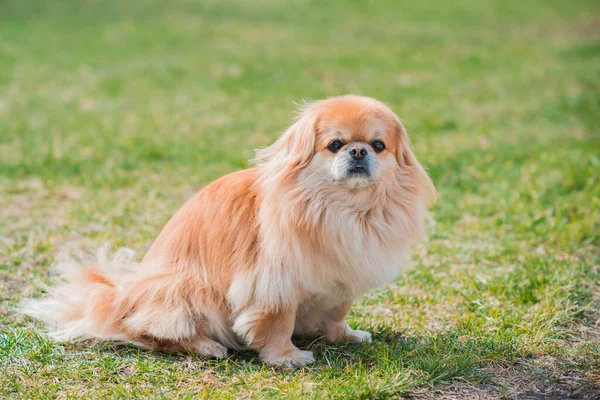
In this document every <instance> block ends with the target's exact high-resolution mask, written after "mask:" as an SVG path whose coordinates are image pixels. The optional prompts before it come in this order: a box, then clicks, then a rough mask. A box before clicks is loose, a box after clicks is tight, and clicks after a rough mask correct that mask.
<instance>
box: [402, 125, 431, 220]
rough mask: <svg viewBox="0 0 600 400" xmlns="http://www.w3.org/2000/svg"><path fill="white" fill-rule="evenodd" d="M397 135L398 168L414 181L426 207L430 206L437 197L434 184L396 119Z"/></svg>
mask: <svg viewBox="0 0 600 400" xmlns="http://www.w3.org/2000/svg"><path fill="white" fill-rule="evenodd" d="M396 129H397V137H398V144H397V146H396V161H397V162H398V165H399V166H400V168H401V169H402V170H403V171H405V172H406V173H408V174H409V175H410V176H411V177H412V178H413V179H414V182H415V183H416V186H417V188H418V190H419V195H420V196H421V198H422V199H423V201H424V203H425V205H426V207H427V208H429V207H431V206H432V205H433V204H434V203H435V201H436V200H437V198H438V194H437V191H436V190H435V186H434V185H433V182H432V181H431V178H429V175H427V172H425V169H424V168H423V166H422V165H421V164H420V163H419V161H418V160H417V157H415V155H414V153H413V152H412V150H411V148H410V140H409V139H408V134H407V133H406V130H405V129H404V126H403V125H402V123H401V122H400V121H397V127H396Z"/></svg>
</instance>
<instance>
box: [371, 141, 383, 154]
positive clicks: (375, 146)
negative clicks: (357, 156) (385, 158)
mask: <svg viewBox="0 0 600 400" xmlns="http://www.w3.org/2000/svg"><path fill="white" fill-rule="evenodd" d="M371 146H373V150H375V152H376V153H381V152H382V151H384V150H385V143H383V142H382V141H381V140H374V141H373V143H371Z"/></svg>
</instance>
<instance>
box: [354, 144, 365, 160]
mask: <svg viewBox="0 0 600 400" xmlns="http://www.w3.org/2000/svg"><path fill="white" fill-rule="evenodd" d="M349 151H350V155H351V156H352V158H353V159H354V160H357V161H358V160H362V159H363V158H365V156H366V155H367V154H368V153H367V149H366V148H364V147H362V146H352V147H350V150H349Z"/></svg>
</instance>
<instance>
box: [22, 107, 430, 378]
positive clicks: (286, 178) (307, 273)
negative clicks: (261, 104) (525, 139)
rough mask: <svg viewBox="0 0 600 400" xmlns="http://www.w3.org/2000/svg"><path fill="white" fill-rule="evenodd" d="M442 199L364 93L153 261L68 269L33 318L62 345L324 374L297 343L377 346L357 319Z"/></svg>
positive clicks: (285, 140)
mask: <svg viewBox="0 0 600 400" xmlns="http://www.w3.org/2000/svg"><path fill="white" fill-rule="evenodd" d="M436 198H437V193H436V190H435V187H434V185H433V183H432V181H431V179H430V178H429V176H428V175H427V173H426V172H425V170H424V169H423V167H422V166H421V164H419V162H418V161H417V159H416V157H415V155H414V154H413V152H412V151H411V148H410V144H409V139H408V136H407V133H406V130H405V129H404V127H403V125H402V123H401V122H400V120H399V119H398V117H397V116H396V115H395V114H394V113H393V112H392V111H391V110H390V109H389V108H388V107H387V106H386V105H384V104H383V103H382V102H380V101H377V100H375V99H373V98H369V97H362V96H356V95H346V96H339V97H332V98H328V99H325V100H320V101H316V102H313V103H310V104H307V105H305V106H303V107H301V109H300V110H299V116H298V118H297V119H296V121H295V123H294V124H293V125H292V126H290V127H289V128H288V129H287V130H286V131H285V132H284V133H283V134H282V135H281V137H280V138H279V139H278V140H277V141H275V142H274V143H273V144H272V145H271V146H269V147H267V148H264V149H261V150H258V151H257V155H256V158H255V166H254V167H253V168H250V169H246V170H243V171H238V172H234V173H231V174H229V175H226V176H224V177H222V178H220V179H218V180H216V181H214V182H213V183H211V184H209V185H208V186H206V187H205V188H203V189H202V190H201V191H200V192H199V193H198V194H196V195H195V196H194V197H193V198H192V199H190V200H189V201H188V202H187V203H185V205H184V206H183V207H182V208H181V209H180V210H179V211H178V212H177V213H176V214H175V215H174V216H173V217H172V218H171V220H170V221H169V222H168V223H167V224H166V226H165V227H164V229H163V230H162V232H161V233H160V234H159V235H158V238H157V239H156V240H155V241H154V243H153V245H152V246H151V248H150V249H149V251H148V252H147V254H146V255H145V257H144V258H143V260H142V261H141V262H136V261H135V258H134V255H133V254H132V252H131V251H130V250H127V249H121V250H118V251H117V252H116V253H115V254H114V255H112V256H109V255H108V254H107V253H106V251H105V250H103V251H100V252H99V255H98V257H97V260H95V261H94V262H91V263H86V262H84V261H81V260H75V259H72V258H70V259H65V260H62V262H59V263H58V265H57V267H58V270H59V271H60V274H59V279H60V281H59V283H58V284H57V285H55V286H53V287H50V288H48V289H47V293H46V295H45V296H44V297H42V298H41V299H30V300H28V301H26V304H25V306H24V309H23V311H24V312H25V313H26V314H28V315H30V316H32V317H34V318H37V319H40V320H42V321H44V322H46V324H47V325H48V326H49V328H50V330H51V337H53V338H54V339H57V340H71V339H76V338H93V339H96V340H113V341H119V342H128V343H133V344H135V345H137V346H140V347H142V348H146V349H150V350H155V351H166V352H187V351H192V352H195V353H197V354H200V355H202V356H206V357H215V358H223V357H226V355H227V349H234V350H235V349H252V350H255V351H257V352H258V354H259V356H260V358H261V359H262V360H263V361H264V362H266V363H268V364H272V365H283V366H288V367H299V366H302V365H304V364H309V363H313V362H314V356H313V354H312V352H310V351H303V350H300V349H298V348H297V347H296V346H295V345H294V344H293V343H292V336H293V335H320V336H323V337H324V338H325V339H326V340H329V341H349V342H370V341H371V334H370V333H368V332H365V331H362V330H356V329H352V328H351V327H350V326H349V325H348V324H347V323H346V321H345V318H346V315H347V314H348V311H349V310H350V307H351V305H352V302H353V300H355V299H356V298H357V297H358V296H360V295H362V294H364V293H365V292H367V291H368V290H370V289H373V288H377V287H381V286H383V285H386V284H387V283H389V282H390V281H392V280H393V279H394V278H396V277H397V276H398V275H399V274H400V272H401V271H402V269H403V267H405V266H406V265H407V264H408V257H409V254H410V250H411V248H412V247H413V246H414V245H415V243H416V242H417V241H418V240H419V239H420V238H421V237H422V236H423V234H424V221H425V219H426V217H427V214H428V209H429V207H430V206H431V205H432V204H433V203H434V201H435V200H436Z"/></svg>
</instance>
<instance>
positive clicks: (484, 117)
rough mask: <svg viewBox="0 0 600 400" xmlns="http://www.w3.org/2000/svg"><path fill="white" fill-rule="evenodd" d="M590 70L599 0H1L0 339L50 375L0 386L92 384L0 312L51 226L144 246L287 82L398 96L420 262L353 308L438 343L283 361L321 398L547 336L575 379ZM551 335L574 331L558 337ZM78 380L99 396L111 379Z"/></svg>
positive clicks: (48, 243) (583, 279)
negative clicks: (425, 203) (430, 187)
mask: <svg viewBox="0 0 600 400" xmlns="http://www.w3.org/2000/svg"><path fill="white" fill-rule="evenodd" d="M599 89H600V6H599V3H598V2H597V1H586V0H582V1H557V0H548V1H534V0H531V1H523V0H503V1H499V0H498V1H496V0H494V1H477V0H452V1H421V2H417V1H410V2H408V1H406V2H405V1H378V2H370V1H349V0H346V1H335V2H333V1H332V2H321V1H310V0H292V1H285V2H284V1H274V0H260V1H244V0H240V1H231V0H223V1H192V0H171V1H155V0H128V1H113V0H105V1H96V0H79V1H71V0H53V1H50V0H36V1H32V0H12V1H11V0H4V1H0V290H1V293H2V306H0V312H1V317H0V327H1V328H2V330H3V332H4V336H3V338H4V339H3V340H4V342H3V343H4V344H5V345H6V343H9V342H7V341H9V339H10V340H12V341H13V342H10V343H21V344H19V345H16V344H13V345H10V346H9V345H6V346H5V347H4V351H5V353H3V354H4V355H6V356H8V357H10V358H12V359H21V358H23V357H25V358H27V354H29V353H27V352H28V351H29V352H31V353H32V354H34V353H35V354H46V355H45V356H44V357H46V358H43V359H41V360H38V361H36V362H37V364H33V365H34V366H35V367H36V369H37V370H39V371H46V372H45V373H46V375H44V376H45V377H46V378H47V379H48V382H54V383H52V384H47V385H46V386H44V385H42V383H41V382H42V381H41V380H40V379H39V375H36V372H35V371H33V372H32V370H30V369H24V367H23V368H21V367H14V368H13V369H9V370H6V369H5V378H4V379H11V380H10V381H5V382H4V383H5V387H6V388H10V390H12V392H11V391H10V390H9V389H6V390H9V392H5V393H4V394H5V395H7V393H9V394H10V393H13V394H14V393H17V392H19V391H23V390H38V391H39V392H37V393H38V394H39V395H40V396H42V395H50V394H57V393H59V394H60V393H63V394H64V393H67V394H68V393H72V394H73V393H75V394H76V393H78V391H79V390H82V389H81V387H78V386H77V384H75V383H71V384H69V383H66V384H63V383H60V382H59V383H56V381H55V380H52V379H54V378H56V377H57V376H58V377H59V378H60V374H59V373H58V372H52V371H51V370H49V369H48V368H50V367H49V366H50V365H60V366H61V368H63V370H64V371H70V372H69V373H70V374H74V375H75V376H80V380H83V381H85V379H86V378H85V377H86V376H87V375H81V372H80V371H88V369H86V368H91V370H94V368H96V367H94V364H88V361H89V360H88V361H85V360H70V361H68V362H67V361H64V360H63V361H60V360H61V359H60V357H59V356H57V355H56V353H55V352H56V350H52V347H51V346H46V347H44V343H45V342H43V341H42V342H40V340H42V339H39V338H37V339H36V337H35V336H28V335H29V334H30V333H31V332H32V331H31V330H30V328H29V327H28V325H26V323H25V322H24V321H23V320H22V319H18V318H17V317H14V316H12V315H11V313H10V312H9V308H10V307H12V306H13V305H15V304H16V303H17V301H18V299H19V297H20V296H21V295H25V294H27V295H30V294H34V293H39V288H40V284H39V282H40V281H45V280H46V279H47V277H48V271H49V269H50V265H51V264H52V261H53V259H54V257H55V254H56V252H57V250H58V249H59V248H60V247H61V246H63V245H64V244H65V243H67V242H75V243H76V244H78V245H80V246H82V247H83V248H90V249H94V248H97V247H98V246H100V245H101V244H102V243H104V242H105V241H109V242H110V243H112V244H113V245H114V246H123V245H127V246H130V247H133V248H134V249H136V250H138V251H139V252H140V253H143V251H144V250H145V249H146V248H147V247H148V246H149V244H150V243H151V242H152V240H153V239H154V238H155V236H156V235H157V233H158V232H159V230H160V229H161V227H162V226H163V225H164V223H165V222H166V221H167V220H168V218H169V217H170V216H171V215H172V214H173V213H174V212H175V210H177V209H178V208H179V207H180V206H181V204H182V203H183V202H184V201H185V200H186V199H187V198H189V197H190V196H191V195H193V194H194V193H195V192H196V191H197V190H198V189H200V188H201V187H202V186H203V185H205V184H206V183H208V182H210V181H212V180H214V179H216V178H218V177H219V176H222V175H223V174H226V173H228V172H231V171H234V170H237V169H241V168H246V167H247V166H248V165H249V163H248V159H250V158H252V156H253V149H254V148H257V147H262V146H265V145H267V144H269V143H270V142H272V141H273V140H274V139H275V138H276V137H277V136H278V135H279V133H280V132H282V131H283V130H284V129H285V128H286V127H287V126H288V125H289V124H290V122H291V120H292V116H293V112H294V109H295V102H300V101H302V100H311V99H320V98H324V97H327V96H333V95H340V94H346V93H356V94H363V95H368V96H372V97H375V98H377V99H379V100H382V101H383V102H385V103H387V104H389V105H390V106H391V108H392V109H393V110H394V111H395V112H396V113H397V114H398V115H399V116H400V117H401V119H402V120H403V121H404V123H405V125H406V127H407V129H408V131H409V134H410V136H411V140H412V142H413V145H414V147H415V152H416V154H417V156H418V158H419V159H420V160H421V162H422V164H423V165H424V166H425V167H426V168H427V170H428V172H429V173H430V175H431V176H432V178H433V181H434V182H435V184H436V186H437V187H438V190H439V192H440V195H441V198H440V201H439V202H438V204H437V205H436V206H435V208H434V209H433V215H434V217H435V220H436V224H435V225H434V226H432V227H431V235H430V238H429V241H428V242H426V243H425V244H423V245H422V246H421V247H420V248H419V249H418V250H417V254H416V256H415V264H416V265H415V268H414V269H413V270H412V271H411V272H409V273H408V274H407V275H406V276H405V277H403V278H401V279H400V280H399V281H398V282H397V283H396V284H395V285H393V286H392V287H391V288H388V289H385V290H384V291H380V292H377V293H375V294H373V295H371V296H370V297H367V298H365V300H364V301H362V303H360V304H359V305H358V306H357V308H356V309H355V311H354V313H353V314H352V318H353V319H352V321H353V323H360V324H361V326H362V327H363V328H365V327H366V328H370V329H371V330H375V331H376V337H377V331H378V329H379V332H382V333H380V336H379V339H380V342H385V343H388V344H389V343H396V341H394V339H393V337H394V336H393V335H392V336H389V335H388V336H385V335H386V333H385V332H399V331H402V332H405V333H406V335H408V336H409V337H410V335H414V337H418V338H427V340H433V341H435V340H441V342H439V343H438V344H439V346H437V347H435V346H433V347H432V346H429V347H427V348H426V349H425V348H423V349H421V350H418V351H424V352H425V353H423V354H420V353H419V354H417V353H418V351H417V353H414V352H413V353H411V351H413V350H414V349H413V348H411V347H410V346H409V347H402V346H401V345H398V346H400V347H399V348H396V347H394V351H395V352H396V353H394V354H399V356H398V357H396V358H394V357H392V356H390V354H389V349H388V348H387V347H381V348H380V347H377V349H378V350H376V351H375V352H374V353H365V354H366V355H365V357H371V359H372V360H374V361H373V363H372V364H369V365H370V367H369V368H370V369H367V370H365V371H367V372H368V373H369V374H371V375H370V376H371V378H369V379H372V381H371V380H369V379H366V378H365V379H366V380H362V381H360V382H359V381H357V380H356V379H355V378H356V376H358V375H357V373H355V372H356V371H354V370H353V369H352V368H354V367H352V368H350V367H348V368H350V369H349V370H348V369H347V370H344V369H343V367H342V366H341V365H342V364H340V365H338V366H337V367H336V365H337V364H335V363H333V364H330V368H334V371H336V372H335V374H334V375H329V376H328V377H326V376H325V375H319V373H307V375H298V376H300V377H301V378H298V379H300V380H302V379H307V382H313V383H314V382H317V383H315V384H317V385H322V386H321V388H322V389H323V388H326V390H330V391H332V392H327V393H330V394H331V393H334V391H335V390H338V389H339V388H346V387H351V386H352V385H355V387H357V388H358V389H357V391H356V392H352V393H354V394H355V395H357V396H358V395H360V394H361V393H362V394H363V395H365V393H367V394H366V396H368V393H376V390H379V389H377V388H381V387H383V388H387V389H385V390H389V391H390V392H389V393H392V394H394V393H396V394H397V393H401V390H408V389H411V388H421V387H424V386H423V385H425V386H427V385H429V386H431V385H434V384H437V383H438V382H448V380H449V379H452V378H453V377H463V378H464V379H466V380H467V381H468V382H470V383H469V384H472V385H475V383H473V382H475V381H477V379H478V378H477V377H480V376H481V371H482V369H481V368H489V366H490V365H503V366H514V365H515V364H514V363H515V362H516V361H515V360H524V359H531V358H532V357H534V356H536V355H540V354H541V355H542V356H544V357H550V356H552V357H558V356H557V354H558V353H560V354H563V353H564V354H563V356H561V357H563V358H564V360H563V361H564V363H565V364H566V365H581V366H582V367H581V368H580V369H578V371H580V373H581V374H582V375H581V376H583V377H588V378H589V376H588V375H589V374H591V372H590V371H594V370H595V369H596V368H600V367H599V366H598V364H597V362H598V361H597V360H598V358H596V361H595V362H596V363H595V364H594V362H593V360H594V354H595V355H596V356H597V354H598V353H597V352H598V349H599V347H598V344H597V341H593V340H592V339H589V338H588V337H587V336H585V335H583V336H582V335H581V334H580V331H581V329H584V328H585V329H588V331H589V330H593V327H594V326H596V325H594V323H593V322H590V321H596V318H600V316H598V314H597V313H596V311H593V310H597V308H596V309H594V308H593V307H592V308H591V310H592V311H590V304H597V303H594V302H596V301H597V300H598V287H597V285H596V283H597V282H598V281H599V279H600V273H599V272H598V264H599V261H598V253H599V251H598V249H599V245H598V243H599V242H600V226H599V221H600V180H599V173H598V172H599V171H600V132H599V126H600V94H599V93H600V90H599ZM449 282H451V283H449ZM382 307H383V308H382ZM584 316H585V318H584ZM586 318H587V319H586ZM375 327H379V328H375ZM574 327H575V328H574ZM585 329H584V330H585ZM560 332H563V333H564V332H568V335H571V336H572V337H575V338H578V339H577V340H579V339H581V341H582V343H585V346H587V347H585V346H584V347H585V349H588V350H589V351H588V350H586V351H587V352H586V351H583V350H582V352H576V353H573V352H571V353H569V351H571V350H572V349H571V350H567V348H571V347H572V348H573V349H574V348H575V347H574V346H572V345H569V346H566V345H565V344H564V343H562V342H560V340H562V339H563V336H561V333H560ZM578 332H579V333H578ZM19 335H21V336H19ZM381 335H383V336H381ZM440 335H442V336H440ZM444 335H445V336H444ZM448 335H449V336H448ZM18 337H22V338H23V339H22V340H21V342H18V340H17V339H15V338H18ZM382 338H383V339H382ZM465 338H467V339H465ZM419 340H421V339H419ZM465 340H466V341H465ZM469 340H472V342H469ZM590 340H592V341H591V342H590ZM594 340H596V339H594ZM417 342H418V341H417ZM417 342H415V343H417ZM432 343H434V342H432ZM465 343H467V344H468V343H471V344H472V346H471V347H468V349H467V348H466V347H465V346H467V344H465ZM490 343H491V344H490ZM19 346H20V347H19ZM389 346H392V344H389ZM393 346H396V344H394V345H393ZM486 346H488V347H486ZM489 346H491V347H489ZM494 346H495V347H494ZM417 348H419V347H418V346H417ZM44 349H46V350H44ZM385 349H388V350H385ZM435 349H438V350H439V352H438V353H436V352H435V351H438V350H435ZM553 349H554V350H553ZM556 349H560V351H558V350H556ZM555 350H556V351H557V352H558V353H555V352H553V351H555ZM330 351H333V350H330ZM365 351H366V350H365ZM382 351H384V352H385V351H388V353H385V354H387V355H385V356H384V355H382V354H384V353H381V352H382ZM427 351H430V352H433V353H431V354H430V353H427ZM573 351H574V350H573ZM44 352H46V353H44ZM353 352H354V350H352V351H351V352H350V353H353ZM561 352H562V353H561ZM91 354H92V355H91V356H90V357H91V359H92V360H96V359H98V360H104V359H105V357H109V356H107V355H106V354H104V353H103V352H102V351H101V349H98V350H97V351H96V353H94V352H92V353H91ZM465 354H470V355H471V357H470V358H464V355H465ZM363 355H364V354H363ZM113 356H114V357H115V359H117V361H118V362H117V365H120V366H123V365H125V366H128V367H131V365H137V364H135V363H136V362H137V361H135V360H134V361H131V360H133V358H132V359H130V358H128V357H133V355H131V354H129V353H126V354H117V355H116V356H115V355H113ZM57 357H58V358H57ZM347 357H350V356H347ZM390 357H392V358H391V359H390ZM411 357H412V358H411ZM428 357H429V358H428ZM134 358H135V357H134ZM342 358H343V357H342ZM390 360H391V361H390ZM411 360H412V361H411ZM423 360H430V363H429V364H428V363H427V362H425V361H423ZM431 360H434V361H431ZM577 360H579V361H577ZM581 360H584V361H581ZM90 362H91V361H90ZM103 362H104V361H103ZM149 362H151V363H154V362H156V363H159V364H160V362H162V361H160V360H158V361H157V360H153V361H149ZM340 362H341V361H340ZM519 362H520V361H519ZM411 363H412V364H411ZM432 363H433V364H432ZM578 363H579V364H578ZM90 365H91V366H90ZM151 365H154V364H151ZM331 365H333V367H331ZM532 365H533V364H532ZM557 365H558V364H557ZM560 365H563V364H560ZM160 366H161V368H163V369H165V370H167V369H169V368H171V369H173V368H175V370H172V371H176V372H177V374H179V376H187V375H185V374H190V376H191V375H193V373H194V371H193V370H186V369H185V368H183V367H179V366H173V365H171V364H160ZM553 366H554V364H553ZM106 368H108V369H107V371H109V372H103V373H101V376H105V375H102V374H109V375H110V373H112V372H110V371H112V370H111V369H110V368H109V367H106ZM115 368H117V367H115ZM119 368H120V367H119ZM177 368H179V369H177ZM182 368H183V369H182ZM227 368H230V367H227ZM231 368H233V367H231ZM256 368H258V367H256ZM336 368H337V369H336ZM344 368H345V367H344ZM386 368H389V371H388V370H387V369H386ZM531 368H532V369H530V370H527V371H529V372H531V371H534V372H536V373H541V374H542V375H546V376H551V375H552V373H551V372H548V371H547V370H537V369H535V368H537V367H531ZM117 369H118V368H117ZM559 370H560V368H559ZM7 371H8V372H7ZM220 371H221V372H222V373H225V372H224V371H223V370H220ZM361 371H362V370H361ZM398 371H400V372H398ZM540 371H541V372H540ZM363 372H364V371H363ZM529 372H523V371H521V372H520V374H521V375H522V376H531V377H532V378H531V379H532V380H535V378H534V377H535V376H536V375H535V373H534V372H531V373H530V374H529V375H528V373H529ZM237 373H239V374H249V376H254V375H252V374H258V373H259V372H256V371H255V370H250V371H245V370H244V371H242V370H238V371H237ZM261 373H262V372H261ZM492 373H493V374H494V373H496V372H492ZM11 374H12V375H11ZM77 374H79V375H77ZM397 374H403V375H402V376H401V378H402V379H400V378H398V375H397ZM359 375H360V374H359ZM538 375H539V374H538ZM106 376H108V375H106ZM115 376H121V375H119V373H117V375H115ZM160 376H161V374H158V375H157V378H156V379H159V378H160ZM334 376H335V377H334ZM352 376H354V377H355V378H354V381H353V380H352V378H351V377H352ZM590 376H591V375H590ZM10 377H12V378H10ZM27 377H29V378H27ZM394 377H395V378H394ZM13 378H14V379H13ZM17 378H18V379H17ZM28 379H29V380H28ZM57 379H58V378H57ZM119 379H121V378H118V379H117V386H118V385H119V384H120V385H121V386H123V382H129V383H131V382H133V381H131V382H130V381H128V379H134V378H132V377H130V376H125V377H122V379H123V380H119ZM147 379H150V378H147ZM153 379H154V378H153ZM160 379H162V378H160ZM215 379H216V378H215ZM390 379H394V382H396V386H393V385H392V386H389V387H388V386H385V385H387V384H388V383H389V382H391V381H390ZM582 379H583V378H582ZM586 379H587V378H586ZM59 380H60V379H59ZM150 381H151V380H150ZM583 381H585V379H583V380H582V382H583ZM93 382H94V381H92V380H90V381H89V382H88V389H89V388H92V389H89V390H98V392H94V393H95V394H96V395H108V394H110V393H113V394H114V393H117V392H111V391H110V390H112V389H107V388H110V385H108V386H98V385H99V384H98V383H97V382H96V383H93ZM161 382H162V381H161ZM224 382H225V378H223V381H222V382H221V383H222V386H221V387H222V388H223V389H222V390H224V392H223V393H225V392H227V390H229V389H227V385H226V383H224ZM352 382H354V383H352ZM397 382H401V384H398V383H397ZM586 382H587V381H586ZM146 383H148V382H146ZM296 383H297V382H296ZM161 384H162V385H166V386H165V387H167V386H168V382H166V383H165V382H162V383H161ZM281 384H282V385H283V383H281ZM287 384H288V385H291V386H289V387H288V389H289V390H290V391H289V392H288V393H293V390H295V389H294V388H295V386H293V385H294V383H293V382H292V383H289V382H288V383H287ZM505 384H506V385H508V387H512V386H510V385H511V383H506V382H505ZM361 385H362V386H361ZM378 385H379V386H378ZM381 385H383V386H381ZM398 385H400V386H398ZM538 386H539V385H538ZM298 387H300V386H298ZM520 387H523V385H521V386H520ZM542 387H543V385H542ZM94 388H95V389H94ZM184 388H185V386H184ZM390 388H391V389H390ZM407 388H408V389H407ZM88 389H86V390H88ZM246 389H247V388H245V389H244V388H238V389H236V390H242V391H243V390H246ZM363 389H364V390H363ZM551 389H552V390H554V389H555V388H553V387H552V388H551ZM114 390H116V389H114ZM173 390H174V391H172V392H167V393H171V394H174V393H179V392H177V390H179V389H173ZM298 390H300V389H298ZM323 390H325V389H323ZM339 390H341V389H339ZM369 390H375V392H369ZM382 390H383V389H382ZM394 390H398V391H396V392H395V391H394ZM549 390H550V389H549ZM399 391H400V392H399ZM32 393H33V392H32ZM231 393H235V392H231ZM348 393H350V392H348ZM382 393H383V392H382ZM385 393H388V392H385ZM389 393H388V394H389ZM334 397H335V396H334Z"/></svg>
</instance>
